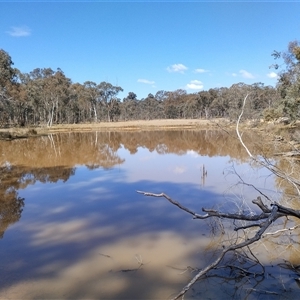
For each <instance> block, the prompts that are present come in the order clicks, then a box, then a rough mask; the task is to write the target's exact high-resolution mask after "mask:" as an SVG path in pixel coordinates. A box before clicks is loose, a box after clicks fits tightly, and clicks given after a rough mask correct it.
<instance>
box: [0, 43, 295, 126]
mask: <svg viewBox="0 0 300 300" xmlns="http://www.w3.org/2000/svg"><path fill="white" fill-rule="evenodd" d="M272 55H273V56H274V58H275V59H282V60H283V64H282V65H278V64H275V65H273V67H275V69H279V68H282V67H283V65H285V68H284V69H283V70H282V71H281V72H280V73H279V79H278V84H277V86H276V88H274V87H272V86H265V85H264V84H263V83H261V82H257V83H254V84H252V85H248V84H245V83H243V82H239V83H236V84H233V85H232V86H230V87H220V88H212V89H209V90H207V91H200V92H197V93H191V94H188V93H187V92H186V91H185V90H183V89H178V90H175V91H164V90H160V91H158V92H157V93H156V94H155V95H154V94H151V93H150V94H149V95H148V96H147V97H146V98H145V99H138V98H137V95H136V94H135V93H134V92H129V93H128V95H127V97H125V98H124V99H123V101H121V99H119V98H118V94H119V93H120V92H122V91H123V89H122V88H121V87H120V86H117V85H116V86H115V85H112V84H111V83H109V82H100V83H96V82H93V81H86V82H84V83H83V84H81V83H73V82H72V81H71V79H69V78H68V77H66V76H65V74H64V73H63V71H62V70H61V69H59V68H58V69H57V70H56V71H54V70H52V69H51V68H42V69H40V68H36V69H34V70H33V71H31V72H29V73H27V74H26V73H22V72H21V71H19V70H18V69H15V68H13V67H12V66H13V62H12V59H11V57H10V56H9V54H8V53H7V52H5V51H4V50H1V49H0V71H1V72H0V126H16V125H18V126H25V125H35V126H36V125H42V124H45V125H47V126H51V125H52V124H53V123H54V124H62V123H86V122H102V121H109V122H110V121H119V120H122V121H124V120H139V119H141V120H152V119H181V118H205V119H208V118H229V119H231V120H236V119H237V116H238V114H239V111H240V108H241V106H242V101H243V97H244V95H245V94H247V93H249V98H248V103H247V105H246V107H245V109H244V115H243V118H244V119H252V120H253V119H256V120H258V119H260V118H262V117H264V118H265V119H266V120H271V119H275V118H278V117H281V116H289V117H290V118H291V119H294V120H295V119H296V118H298V117H299V115H300V76H299V74H300V46H299V43H298V42H297V41H294V42H291V43H290V44H289V46H288V50H287V51H286V52H283V53H281V52H278V51H274V53H273V54H272Z"/></svg>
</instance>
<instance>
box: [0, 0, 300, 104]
mask: <svg viewBox="0 0 300 300" xmlns="http://www.w3.org/2000/svg"><path fill="white" fill-rule="evenodd" d="M295 39H300V2H255V1H249V2H242V1H233V2H222V1H216V2H201V1H195V2H188V1H185V2H178V1H165V2H162V1H147V2H145V1H131V2H129V1H119V2H117V1H109V2H102V1H96V2H79V1H73V2H71V1H70V2H60V1H52V2H51V1H48V2H46V1H35V2H31V1H19V2H15V1H9V2H8V1H6V2H5V1H4V2H3V1H1V0H0V48H1V49H4V50H5V51H7V52H8V53H9V54H10V56H11V57H12V60H13V62H14V66H15V67H16V68H18V69H19V70H21V71H22V72H30V71H32V70H33V69H35V68H47V67H50V68H52V69H54V70H56V68H61V69H62V70H63V71H64V73H65V75H66V76H67V77H69V78H71V80H72V82H74V83H75V82H80V83H83V82H84V81H87V80H90V81H94V82H96V83H100V82H101V81H108V82H110V83H112V84H114V85H119V86H121V87H122V88H123V89H124V92H123V93H121V94H119V97H120V98H123V97H125V96H126V95H127V94H128V92H135V93H136V94H137V96H138V99H141V98H144V97H146V96H147V95H148V94H149V93H152V94H155V93H156V92H157V91H159V90H165V91H174V90H176V89H185V90H187V92H188V93H194V92H198V91H200V90H208V89H209V88H214V87H229V86H231V85H232V84H234V83H238V82H245V83H247V84H252V83H255V82H263V83H264V84H265V85H275V84H276V77H275V73H274V70H272V69H269V66H270V65H271V64H272V63H273V62H274V61H273V58H272V57H271V53H272V52H273V50H278V51H282V50H285V49H286V48H287V45H288V43H289V42H290V41H292V40H295Z"/></svg>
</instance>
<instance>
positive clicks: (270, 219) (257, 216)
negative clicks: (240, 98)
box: [137, 94, 300, 299]
mask: <svg viewBox="0 0 300 300" xmlns="http://www.w3.org/2000/svg"><path fill="white" fill-rule="evenodd" d="M247 98H248V94H247V95H246V97H245V98H244V102H243V106H242V110H241V113H240V115H239V117H238V120H237V124H236V134H237V136H238V139H239V141H240V143H241V144H242V146H243V147H244V149H245V150H246V152H247V153H248V155H249V157H250V160H251V161H253V162H255V163H256V164H258V165H260V166H262V167H264V168H266V169H268V170H269V171H270V172H271V173H272V174H274V175H275V176H277V177H279V178H281V179H283V180H285V181H286V182H288V183H289V184H290V185H291V186H292V187H293V188H294V189H295V191H296V192H297V196H298V197H299V196H300V190H299V189H300V181H299V180H298V179H297V178H295V177H293V176H292V175H291V174H287V173H286V172H284V171H283V170H281V169H279V168H278V167H277V166H276V165H274V164H272V163H271V162H270V161H269V160H268V159H266V158H265V157H260V156H254V155H253V154H252V153H251V152H250V150H249V149H248V147H247V146H246V144H245V143H244V141H243V139H242V135H241V133H240V131H239V124H240V121H241V118H242V116H243V112H244V107H245V103H246V100H247ZM245 184H246V183H245ZM252 187H253V188H254V189H255V190H256V191H257V192H258V193H259V194H260V196H258V197H257V199H255V200H252V203H253V204H255V205H256V206H257V207H258V208H259V209H260V213H254V214H247V215H246V214H244V213H226V212H221V211H218V210H214V209H207V208H202V211H203V212H204V214H198V213H196V212H194V211H192V210H191V209H189V208H187V207H185V206H183V205H182V204H181V203H179V202H177V201H175V200H173V199H172V198H171V197H169V196H168V195H166V194H165V193H160V194H154V193H149V192H144V191H137V192H138V193H140V194H143V195H144V196H150V197H161V198H165V199H166V200H167V201H169V202H170V203H171V204H173V205H175V206H177V207H178V208H180V209H181V210H183V211H185V212H186V213H188V214H190V215H192V217H193V219H208V218H218V219H231V220H234V221H237V220H240V221H244V223H245V224H243V225H242V226H235V228H234V230H235V231H241V230H246V229H248V228H255V227H256V228H257V230H256V232H255V234H253V235H252V236H251V237H250V238H249V236H248V235H247V234H244V236H243V238H242V239H239V240H237V242H235V243H232V244H231V245H229V246H227V247H223V250H222V251H221V252H220V254H219V256H218V257H217V258H216V259H215V260H214V261H213V262H212V263H211V264H209V265H208V266H206V267H205V268H204V269H202V270H197V271H198V272H197V274H196V275H195V276H194V277H193V278H192V279H191V280H190V281H189V282H188V284H187V285H186V286H185V287H184V288H183V289H182V290H181V291H180V292H179V293H178V294H177V295H176V296H175V297H174V298H173V299H179V298H180V297H183V296H184V295H185V294H186V292H187V291H189V290H190V289H191V287H192V286H193V285H194V284H195V283H196V282H197V281H198V280H200V279H202V278H204V277H205V276H207V275H208V273H209V272H210V271H211V270H213V269H216V268H217V267H218V268H219V267H220V263H221V261H222V260H223V258H224V257H225V255H226V254H227V253H229V252H235V251H236V250H242V249H248V250H249V251H250V252H251V250H250V249H249V246H250V245H251V244H253V243H255V242H257V241H259V240H260V239H261V238H262V237H263V235H271V234H273V235H276V234H278V233H281V232H284V231H286V230H294V229H296V228H297V227H298V226H299V225H296V226H293V227H291V228H289V229H287V228H284V229H280V230H277V231H275V232H267V230H268V229H270V227H271V225H272V224H273V223H274V222H275V221H276V220H277V219H279V218H288V217H295V218H298V219H300V210H295V209H292V208H290V207H288V206H284V205H281V204H280V203H278V202H276V201H273V200H272V199H270V198H269V197H268V196H266V195H265V194H264V193H262V192H261V191H260V190H259V189H258V188H256V187H255V186H252ZM261 197H263V198H264V199H266V200H267V201H268V202H269V203H268V205H267V204H265V203H264V202H263V200H262V198H261ZM251 253H252V252H251ZM252 255H253V256H254V254H252ZM257 262H258V263H259V261H258V260H257ZM259 264H260V263H259ZM299 281H300V280H299Z"/></svg>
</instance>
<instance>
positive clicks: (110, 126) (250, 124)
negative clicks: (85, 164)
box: [0, 118, 288, 140]
mask: <svg viewBox="0 0 300 300" xmlns="http://www.w3.org/2000/svg"><path fill="white" fill-rule="evenodd" d="M239 127H240V129H243V130H247V129H248V130H258V131H273V130H274V129H279V128H287V127H288V125H287V126H280V125H279V124H276V125H275V124H271V123H268V122H259V121H244V122H241V123H240V126H239ZM206 129H215V130H222V129H223V130H235V129H236V122H232V121H230V120H229V119H226V118H215V119H208V120H207V119H160V120H136V121H120V122H99V123H83V124H81V123H80V124H58V125H56V124H55V125H53V126H51V127H47V126H46V125H43V126H32V127H19V128H17V127H12V128H0V140H13V139H20V138H28V137H35V136H42V135H47V134H56V133H68V132H93V131H148V130H206Z"/></svg>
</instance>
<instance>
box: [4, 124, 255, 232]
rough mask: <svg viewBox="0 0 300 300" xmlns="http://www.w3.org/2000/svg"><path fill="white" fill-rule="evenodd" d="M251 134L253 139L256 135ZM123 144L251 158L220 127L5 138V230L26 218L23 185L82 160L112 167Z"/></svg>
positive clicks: (60, 173) (53, 176)
mask: <svg viewBox="0 0 300 300" xmlns="http://www.w3.org/2000/svg"><path fill="white" fill-rule="evenodd" d="M248 139H249V140H251V141H252V142H253V137H251V136H249V137H248ZM122 147H124V148H125V149H127V150H129V152H130V153H131V154H134V153H136V152H137V151H138V148H139V147H143V148H147V149H149V151H157V152H158V153H159V154H166V153H175V154H178V155H182V154H185V153H187V152H188V151H194V152H195V153H197V154H199V155H202V156H230V157H232V158H235V159H238V160H242V161H244V160H246V159H247V155H246V153H245V151H244V150H243V148H242V146H241V145H240V143H239V141H238V140H237V139H233V138H232V137H231V136H230V135H228V133H226V132H224V131H216V130H202V131H193V130H185V131H180V130H173V131H139V132H86V133H64V134H56V135H49V136H43V137H39V138H30V139H20V140H14V141H10V142H5V141H1V142H0V151H1V153H2V156H1V157H0V165H1V166H2V167H1V168H0V180H1V190H0V193H1V197H2V201H1V202H0V218H1V219H0V234H1V235H2V236H3V233H4V231H5V230H6V228H7V227H8V226H9V224H12V223H14V222H17V221H18V220H19V218H20V217H21V213H22V209H23V207H24V199H22V198H20V197H19V196H18V190H19V189H23V188H26V187H27V186H28V185H30V184H34V183H35V182H37V181H39V182H42V183H46V182H57V181H58V180H62V181H64V182H65V181H67V180H68V179H69V178H70V176H72V175H74V174H75V170H76V166H77V165H85V166H86V167H87V168H89V169H95V168H99V167H102V168H105V169H109V168H112V167H114V166H115V165H118V164H122V163H123V162H124V159H122V158H120V157H119V155H118V153H117V151H118V150H119V149H120V148H122Z"/></svg>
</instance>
